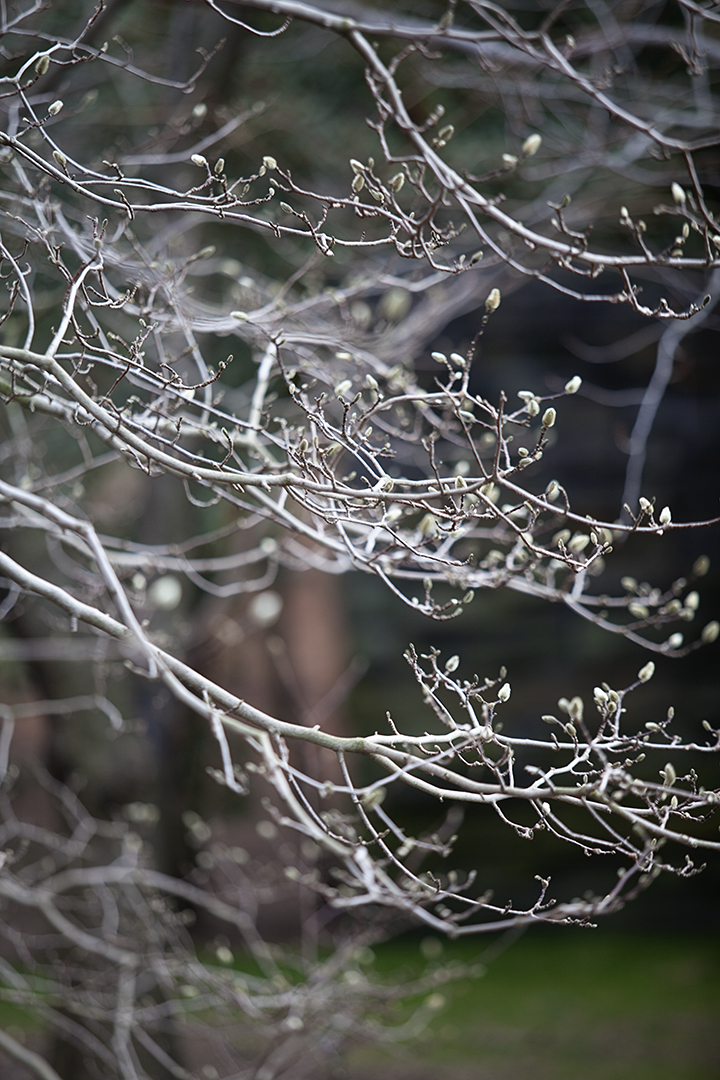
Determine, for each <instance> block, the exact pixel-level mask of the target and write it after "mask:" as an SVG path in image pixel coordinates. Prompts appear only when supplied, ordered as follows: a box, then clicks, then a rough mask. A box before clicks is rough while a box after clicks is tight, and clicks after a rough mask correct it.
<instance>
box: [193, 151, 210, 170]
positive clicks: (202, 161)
mask: <svg viewBox="0 0 720 1080" xmlns="http://www.w3.org/2000/svg"><path fill="white" fill-rule="evenodd" d="M190 160H191V161H192V163H193V165H198V166H199V167H200V168H201V169H202V168H203V167H204V166H205V165H207V158H206V157H203V155H202V154H193V155H192V157H191V158H190Z"/></svg>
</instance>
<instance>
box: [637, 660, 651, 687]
mask: <svg viewBox="0 0 720 1080" xmlns="http://www.w3.org/2000/svg"><path fill="white" fill-rule="evenodd" d="M654 674H655V664H654V663H653V662H652V660H648V662H647V664H646V665H645V667H641V668H640V670H639V671H638V679H639V680H640V682H649V681H650V679H652V677H653V675H654Z"/></svg>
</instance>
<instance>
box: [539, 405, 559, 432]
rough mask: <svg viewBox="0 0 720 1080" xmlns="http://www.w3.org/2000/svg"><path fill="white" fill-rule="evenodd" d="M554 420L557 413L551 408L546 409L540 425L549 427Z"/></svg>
mask: <svg viewBox="0 0 720 1080" xmlns="http://www.w3.org/2000/svg"><path fill="white" fill-rule="evenodd" d="M556 420H557V413H556V412H555V410H554V409H552V408H550V409H546V410H545V412H544V413H543V418H542V426H543V427H544V428H551V427H553V426H554V424H555V421H556Z"/></svg>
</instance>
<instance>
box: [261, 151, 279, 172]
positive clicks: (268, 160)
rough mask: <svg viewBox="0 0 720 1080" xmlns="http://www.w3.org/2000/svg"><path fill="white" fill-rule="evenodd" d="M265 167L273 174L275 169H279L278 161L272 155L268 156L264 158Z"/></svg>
mask: <svg viewBox="0 0 720 1080" xmlns="http://www.w3.org/2000/svg"><path fill="white" fill-rule="evenodd" d="M263 165H264V166H265V168H266V169H269V170H270V172H272V171H273V169H277V161H276V160H275V158H274V157H272V156H271V155H270V154H266V155H265V157H264V158H263Z"/></svg>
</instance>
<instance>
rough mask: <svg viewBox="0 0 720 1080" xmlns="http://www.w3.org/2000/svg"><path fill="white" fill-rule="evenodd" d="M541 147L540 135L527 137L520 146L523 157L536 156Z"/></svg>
mask: <svg viewBox="0 0 720 1080" xmlns="http://www.w3.org/2000/svg"><path fill="white" fill-rule="evenodd" d="M541 145H542V135H537V134H535V135H528V137H527V139H526V140H525V142H524V143H523V144H522V152H523V154H524V155H525V157H533V156H534V155H535V154H537V152H538V150H539V149H540V147H541Z"/></svg>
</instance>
